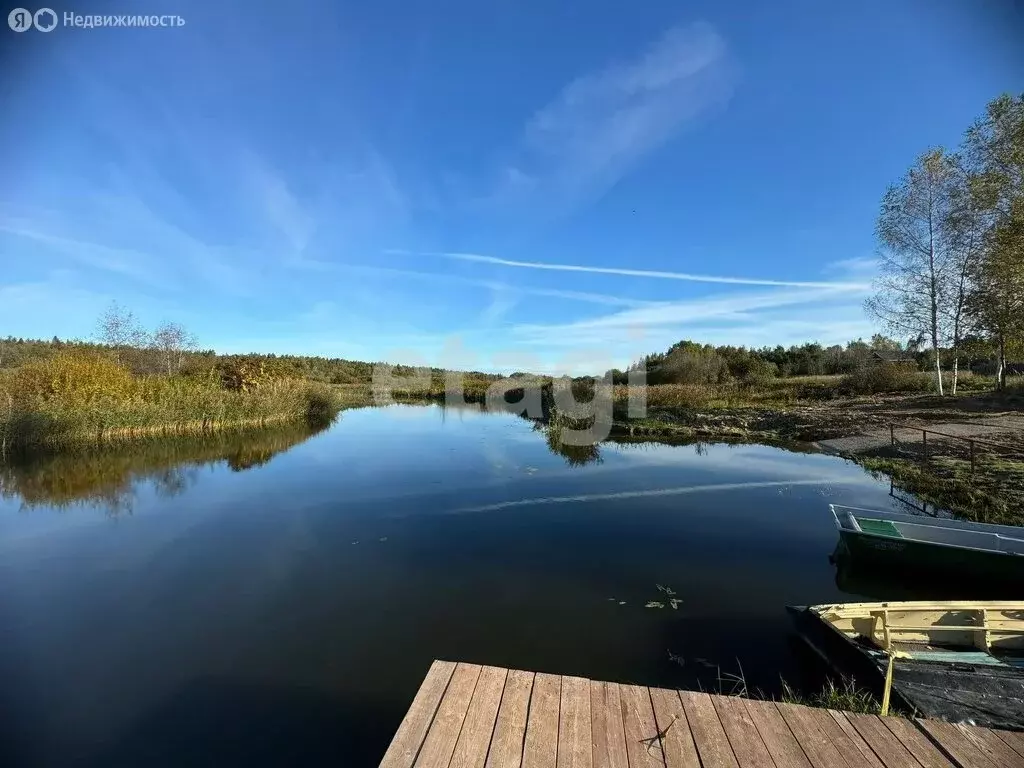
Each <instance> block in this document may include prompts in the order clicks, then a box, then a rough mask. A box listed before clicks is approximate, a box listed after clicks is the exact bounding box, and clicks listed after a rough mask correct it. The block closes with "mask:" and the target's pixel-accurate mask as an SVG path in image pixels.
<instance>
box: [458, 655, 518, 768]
mask: <svg viewBox="0 0 1024 768" xmlns="http://www.w3.org/2000/svg"><path fill="white" fill-rule="evenodd" d="M507 676H508V670H507V669H501V668H499V667H484V668H483V669H481V670H480V677H479V678H478V679H477V681H476V690H475V691H473V700H472V701H471V702H470V703H469V711H468V712H467V713H466V721H465V722H464V723H463V724H462V732H461V733H460V734H459V740H458V741H457V742H456V743H455V752H454V753H453V754H452V760H451V763H450V766H451V768H483V767H484V764H485V763H486V762H487V750H488V747H490V745H491V734H493V733H494V720H495V718H496V717H497V715H498V706H499V705H500V704H501V694H502V692H503V691H504V690H505V679H506V677H507Z"/></svg>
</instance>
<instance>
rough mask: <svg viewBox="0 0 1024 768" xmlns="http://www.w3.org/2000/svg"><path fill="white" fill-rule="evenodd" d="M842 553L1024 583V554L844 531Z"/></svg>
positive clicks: (858, 559) (888, 564) (893, 565)
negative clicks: (1021, 555)
mask: <svg viewBox="0 0 1024 768" xmlns="http://www.w3.org/2000/svg"><path fill="white" fill-rule="evenodd" d="M839 537H840V547H839V552H838V554H839V556H840V557H847V558H849V559H850V560H851V561H852V562H854V563H857V564H858V565H859V566H863V565H865V564H872V565H875V566H880V567H885V568H887V569H893V570H902V571H907V572H913V573H920V572H922V571H927V572H931V573H935V574H942V575H944V576H946V577H949V576H950V575H954V574H955V575H958V576H959V577H960V578H963V579H965V580H966V579H970V580H972V581H978V580H985V581H988V580H997V583H999V584H1001V585H1002V586H1005V585H1006V584H1008V583H1012V584H1021V585H1024V557H1020V556H1019V555H1010V554H1004V553H999V552H986V551H982V550H973V549H964V548H960V547H950V546H942V545H940V544H933V543H929V542H923V541H915V540H913V539H897V538H890V537H885V536H875V535H871V534H866V533H860V532H856V531H848V530H845V529H842V530H840V532H839Z"/></svg>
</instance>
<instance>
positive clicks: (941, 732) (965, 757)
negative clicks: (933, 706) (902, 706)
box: [915, 718, 992, 768]
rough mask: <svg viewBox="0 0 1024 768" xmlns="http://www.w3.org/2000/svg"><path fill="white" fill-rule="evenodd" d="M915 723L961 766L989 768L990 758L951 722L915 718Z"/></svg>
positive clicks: (965, 767)
mask: <svg viewBox="0 0 1024 768" xmlns="http://www.w3.org/2000/svg"><path fill="white" fill-rule="evenodd" d="M915 722H916V723H917V725H918V726H919V727H920V728H921V729H922V730H924V731H925V732H926V733H927V734H928V735H929V736H931V737H932V739H934V740H935V741H936V742H937V743H938V744H939V746H940V748H941V749H942V751H944V752H945V753H946V754H947V755H949V756H950V757H951V758H953V761H954V762H956V763H957V764H958V765H960V767H961V768H990V767H991V765H992V760H991V758H989V756H988V755H987V754H986V753H985V752H982V751H981V750H980V749H978V747H977V746H975V744H974V742H972V741H971V740H970V739H968V738H967V735H966V734H965V733H963V732H962V731H960V729H959V728H957V727H956V726H955V725H953V724H952V723H946V722H943V721H941V720H923V719H920V718H919V719H917V720H915Z"/></svg>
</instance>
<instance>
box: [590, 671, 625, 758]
mask: <svg viewBox="0 0 1024 768" xmlns="http://www.w3.org/2000/svg"><path fill="white" fill-rule="evenodd" d="M590 723H591V734H592V736H593V751H592V754H593V758H594V768H629V758H627V757H626V733H625V730H624V729H623V726H622V702H621V700H620V698H619V686H618V685H616V684H615V683H605V682H601V681H599V680H591V681H590Z"/></svg>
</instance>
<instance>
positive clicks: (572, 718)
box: [558, 676, 593, 768]
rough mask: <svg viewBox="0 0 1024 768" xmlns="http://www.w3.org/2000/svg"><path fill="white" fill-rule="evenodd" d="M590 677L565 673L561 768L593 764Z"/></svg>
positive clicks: (560, 716)
mask: <svg viewBox="0 0 1024 768" xmlns="http://www.w3.org/2000/svg"><path fill="white" fill-rule="evenodd" d="M592 766H593V744H592V742H591V739H590V681H589V680H587V679H585V678H582V677H567V676H563V677H562V699H561V703H560V704H559V712H558V768H592Z"/></svg>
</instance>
